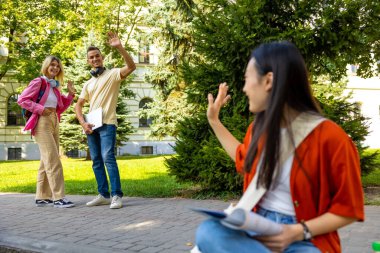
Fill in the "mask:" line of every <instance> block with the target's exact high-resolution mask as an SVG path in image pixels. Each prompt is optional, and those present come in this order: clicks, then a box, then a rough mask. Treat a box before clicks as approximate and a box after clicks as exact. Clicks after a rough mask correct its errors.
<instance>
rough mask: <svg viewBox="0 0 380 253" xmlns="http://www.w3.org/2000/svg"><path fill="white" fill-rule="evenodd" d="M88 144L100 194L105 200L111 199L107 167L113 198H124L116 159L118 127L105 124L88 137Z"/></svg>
mask: <svg viewBox="0 0 380 253" xmlns="http://www.w3.org/2000/svg"><path fill="white" fill-rule="evenodd" d="M87 143H88V147H89V149H90V155H91V159H92V169H93V170H94V173H95V178H96V182H97V183H98V192H99V193H100V194H101V195H102V196H103V197H105V198H109V197H110V192H109V187H108V181H107V174H106V170H105V168H104V165H105V166H106V167H107V172H108V176H109V179H110V184H111V196H115V195H117V196H119V197H123V192H122V191H121V183H120V175H119V169H118V167H117V163H116V157H115V144H116V126H115V125H107V124H104V125H103V126H102V127H99V128H97V129H95V130H94V131H93V132H92V134H88V135H87Z"/></svg>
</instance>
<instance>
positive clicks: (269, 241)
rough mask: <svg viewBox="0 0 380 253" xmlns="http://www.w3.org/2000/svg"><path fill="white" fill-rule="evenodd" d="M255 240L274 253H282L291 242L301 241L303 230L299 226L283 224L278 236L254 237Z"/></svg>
mask: <svg viewBox="0 0 380 253" xmlns="http://www.w3.org/2000/svg"><path fill="white" fill-rule="evenodd" d="M255 239H256V240H258V241H260V242H261V243H263V244H264V245H265V246H266V247H268V248H269V249H270V250H271V251H272V252H274V253H277V252H283V251H284V250H285V249H286V248H287V247H288V245H290V244H291V243H292V242H295V241H302V240H303V228H302V225H301V224H291V225H285V224H284V225H283V230H282V232H281V233H280V234H278V235H271V236H255Z"/></svg>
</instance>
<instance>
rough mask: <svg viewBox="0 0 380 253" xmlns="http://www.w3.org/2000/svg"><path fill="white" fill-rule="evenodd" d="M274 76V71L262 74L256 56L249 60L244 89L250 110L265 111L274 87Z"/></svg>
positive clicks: (254, 111) (255, 111)
mask: <svg viewBox="0 0 380 253" xmlns="http://www.w3.org/2000/svg"><path fill="white" fill-rule="evenodd" d="M272 76H273V73H272V72H269V73H267V74H266V75H264V76H260V75H259V73H258V72H257V70H256V66H255V59H254V58H252V59H251V60H250V61H249V62H248V65H247V69H246V70H245V84H244V87H243V91H244V93H245V95H246V96H247V97H248V101H249V111H250V112H253V113H258V112H262V111H265V109H266V107H267V103H268V99H269V93H270V91H271V89H272Z"/></svg>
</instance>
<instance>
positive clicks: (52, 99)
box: [44, 86, 58, 108]
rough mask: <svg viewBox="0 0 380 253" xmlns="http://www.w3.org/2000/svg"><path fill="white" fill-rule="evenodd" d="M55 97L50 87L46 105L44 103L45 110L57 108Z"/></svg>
mask: <svg viewBox="0 0 380 253" xmlns="http://www.w3.org/2000/svg"><path fill="white" fill-rule="evenodd" d="M57 103H58V102H57V96H56V95H55V93H54V91H53V87H51V86H50V89H49V96H48V98H47V100H46V103H45V105H44V106H45V108H47V107H50V108H57Z"/></svg>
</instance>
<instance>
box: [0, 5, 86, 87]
mask: <svg viewBox="0 0 380 253" xmlns="http://www.w3.org/2000/svg"><path fill="white" fill-rule="evenodd" d="M0 12H1V16H0V46H4V47H5V48H7V49H8V54H7V55H5V56H4V59H3V62H2V64H0V80H1V78H3V77H4V75H5V74H6V73H7V72H8V71H9V70H13V71H15V74H16V76H15V77H16V79H18V80H19V81H30V80H31V79H33V78H34V77H35V76H36V75H38V73H39V69H40V64H36V63H41V62H42V61H43V60H44V58H45V57H46V56H47V55H49V54H54V55H56V56H58V57H60V58H61V60H62V61H63V63H64V64H65V63H67V62H68V61H69V60H70V59H71V58H72V56H73V55H72V53H71V52H73V51H74V50H73V48H74V47H75V45H76V44H77V41H78V40H80V38H81V36H82V35H83V34H84V33H85V30H84V27H83V26H82V25H81V14H82V12H81V10H80V9H79V8H78V6H77V4H76V3H75V2H72V1H68V0H62V1H35V0H26V1H19V0H3V1H0Z"/></svg>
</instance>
